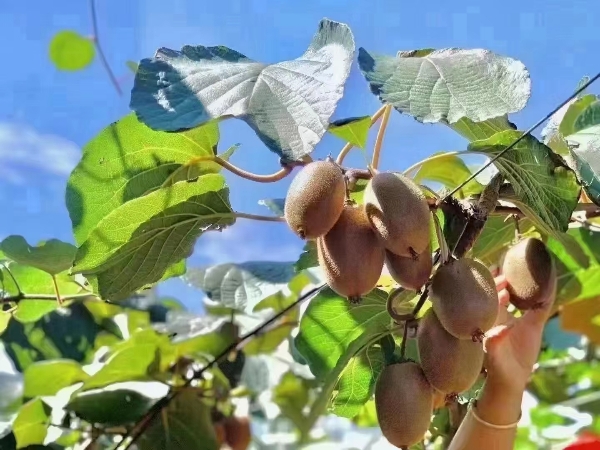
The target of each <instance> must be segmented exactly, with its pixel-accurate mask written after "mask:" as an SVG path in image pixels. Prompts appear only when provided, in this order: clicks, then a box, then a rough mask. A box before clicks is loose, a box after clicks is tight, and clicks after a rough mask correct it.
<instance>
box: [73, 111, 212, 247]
mask: <svg viewBox="0 0 600 450" xmlns="http://www.w3.org/2000/svg"><path fill="white" fill-rule="evenodd" d="M218 142H219V127H218V124H217V123H216V122H214V121H213V122H209V123H207V124H205V125H203V126H202V127H198V128H195V129H193V130H189V131H186V132H184V133H162V132H157V131H153V130H151V129H150V128H148V127H147V126H146V125H144V124H143V123H141V122H139V121H138V120H137V119H136V117H135V114H133V113H131V114H128V115H127V116H125V117H123V118H122V119H121V120H119V121H117V122H114V123H112V124H111V125H109V126H108V127H106V128H104V129H103V130H102V131H101V132H100V133H99V134H98V135H97V136H96V137H94V138H93V139H92V140H91V141H90V142H88V143H87V144H86V146H85V147H84V148H83V156H82V158H81V160H80V161H79V164H77V166H76V167H75V169H74V170H73V172H72V173H71V176H70V178H69V182H68V185H67V193H66V203H67V209H68V210H69V216H70V217H71V222H72V225H73V231H74V234H75V240H76V241H77V243H78V244H82V243H83V242H84V241H85V240H86V239H87V237H88V236H89V234H90V232H91V231H92V230H93V229H94V228H95V227H96V226H97V225H98V223H99V222H100V221H101V220H102V219H103V218H104V217H106V216H107V215H108V214H109V213H110V212H111V211H113V210H115V209H117V208H118V207H119V206H121V205H123V204H124V203H127V202H128V201H130V200H133V199H136V198H139V197H141V196H143V195H145V194H147V193H149V192H152V191H154V190H156V189H158V188H160V187H161V186H162V185H163V183H165V181H166V180H167V179H168V178H169V177H170V176H171V175H172V174H173V173H174V172H175V171H176V170H177V169H179V168H180V167H182V166H183V165H184V164H187V163H189V162H190V161H193V160H194V158H196V160H195V161H198V160H200V161H198V163H197V164H196V166H195V167H196V168H197V170H198V172H197V173H194V174H195V175H196V176H198V175H201V174H206V173H218V172H219V171H220V170H221V166H219V165H218V164H216V163H214V162H212V161H210V160H208V159H207V160H202V158H211V157H213V156H214V154H215V148H216V145H217V143H218Z"/></svg>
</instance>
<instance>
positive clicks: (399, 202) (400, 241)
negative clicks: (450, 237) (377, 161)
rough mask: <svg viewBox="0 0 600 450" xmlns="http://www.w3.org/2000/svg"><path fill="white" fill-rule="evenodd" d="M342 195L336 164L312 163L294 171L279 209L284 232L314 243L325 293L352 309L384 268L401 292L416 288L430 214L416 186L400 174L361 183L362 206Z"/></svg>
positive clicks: (424, 262) (422, 278)
mask: <svg viewBox="0 0 600 450" xmlns="http://www.w3.org/2000/svg"><path fill="white" fill-rule="evenodd" d="M347 191H348V190H347V186H346V180H345V177H344V173H343V171H342V169H341V168H340V166H339V165H337V164H336V163H335V162H334V161H330V160H325V161H314V162H311V163H309V164H307V165H305V166H304V167H303V168H302V169H301V170H300V171H299V172H298V174H297V175H296V177H295V178H294V180H293V181H292V183H291V185H290V187H289V190H288V193H287V196H286V201H285V206H284V217H285V220H286V222H287V224H288V226H289V227H290V229H291V230H292V231H293V232H294V233H295V234H296V235H297V236H299V237H300V238H302V239H306V240H315V241H316V245H317V254H318V261H319V266H320V267H321V268H322V270H323V273H324V275H325V279H326V281H327V283H328V285H329V287H330V288H331V289H333V290H334V291H335V292H336V293H338V294H339V295H341V296H344V297H346V298H348V300H349V301H350V302H352V303H357V302H358V301H360V298H361V297H362V296H363V295H365V294H367V293H369V292H370V291H371V290H373V289H374V288H375V286H376V285H377V282H378V280H379V278H380V277H381V272H382V270H383V267H384V265H385V266H386V267H387V269H388V271H389V273H390V276H392V278H394V280H395V281H396V282H397V283H398V284H400V285H401V286H403V287H405V288H407V289H414V290H419V289H420V288H421V287H423V285H424V284H425V283H426V282H427V280H428V279H429V276H430V275H431V270H432V259H431V243H430V239H429V238H430V236H429V230H430V221H431V213H430V211H429V206H428V204H427V200H426V198H425V195H424V194H423V192H422V190H421V188H420V187H419V186H418V185H416V184H415V183H414V182H413V181H412V180H411V179H410V178H407V177H405V176H403V175H401V174H397V173H392V172H378V173H376V174H375V175H373V177H372V178H371V179H370V180H369V182H368V183H367V186H366V188H365V192H364V202H363V204H361V205H356V204H355V203H354V202H353V201H351V200H350V199H349V198H348V195H347Z"/></svg>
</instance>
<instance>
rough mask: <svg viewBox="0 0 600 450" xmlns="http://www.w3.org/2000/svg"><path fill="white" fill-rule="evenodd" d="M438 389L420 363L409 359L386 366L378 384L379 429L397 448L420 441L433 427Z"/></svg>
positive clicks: (376, 395) (376, 390) (376, 386)
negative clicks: (434, 401) (434, 387)
mask: <svg viewBox="0 0 600 450" xmlns="http://www.w3.org/2000/svg"><path fill="white" fill-rule="evenodd" d="M433 394H434V390H433V388H432V387H431V384H429V381H427V378H425V374H424V373H423V369H421V366H419V365H418V364H417V363H415V362H412V361H408V362H401V363H396V364H392V365H389V366H387V367H385V368H384V369H383V371H382V372H381V374H380V375H379V378H378V379H377V383H376V384H375V410H376V412H377V419H378V420H379V428H381V432H382V434H383V435H384V436H385V438H386V439H387V440H388V441H389V442H390V443H391V444H392V445H395V446H396V447H399V448H408V447H410V446H411V445H414V444H416V443H417V442H420V441H421V440H422V439H423V436H424V435H425V433H426V432H427V430H428V429H429V424H430V423H431V415H432V414H433Z"/></svg>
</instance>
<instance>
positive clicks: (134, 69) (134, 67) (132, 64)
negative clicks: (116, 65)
mask: <svg viewBox="0 0 600 450" xmlns="http://www.w3.org/2000/svg"><path fill="white" fill-rule="evenodd" d="M125 65H126V66H127V68H128V69H129V70H131V71H132V72H133V73H134V74H135V73H136V72H137V70H138V66H139V64H138V63H136V62H135V61H125Z"/></svg>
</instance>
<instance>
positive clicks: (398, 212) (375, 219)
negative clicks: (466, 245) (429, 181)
mask: <svg viewBox="0 0 600 450" xmlns="http://www.w3.org/2000/svg"><path fill="white" fill-rule="evenodd" d="M364 208H365V212H366V213H367V217H368V218H369V221H370V222H371V226H372V227H373V230H375V234H376V235H377V237H378V238H379V239H380V240H381V242H382V244H383V245H384V246H385V248H386V249H387V250H389V251H391V252H392V253H394V254H396V255H399V256H405V257H412V256H414V255H420V254H421V253H423V252H424V251H425V249H426V248H427V245H429V241H430V236H429V229H430V222H431V213H430V212H429V206H428V204H427V199H426V198H425V195H424V194H423V192H422V191H421V188H419V186H417V185H416V184H415V183H414V182H413V181H412V180H411V179H410V178H408V177H405V176H404V175H401V174H395V173H391V172H380V173H378V174H376V175H375V176H374V177H373V178H371V179H370V180H369V183H368V184H367V187H366V188H365V194H364Z"/></svg>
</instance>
